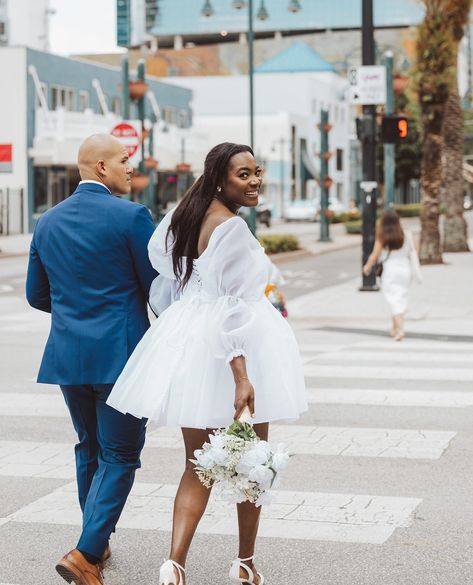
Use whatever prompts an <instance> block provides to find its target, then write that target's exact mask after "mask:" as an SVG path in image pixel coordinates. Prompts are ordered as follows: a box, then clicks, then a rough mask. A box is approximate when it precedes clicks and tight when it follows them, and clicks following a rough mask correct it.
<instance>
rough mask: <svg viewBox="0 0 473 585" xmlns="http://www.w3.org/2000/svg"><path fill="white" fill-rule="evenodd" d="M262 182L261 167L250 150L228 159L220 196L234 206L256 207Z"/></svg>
mask: <svg viewBox="0 0 473 585" xmlns="http://www.w3.org/2000/svg"><path fill="white" fill-rule="evenodd" d="M262 183H263V169H262V168H261V167H260V166H259V165H258V164H257V163H256V160H255V158H254V156H253V155H252V154H251V153H250V152H239V153H238V154H235V155H234V156H232V158H231V159H230V163H229V165H228V170H227V176H226V179H225V181H224V183H223V185H222V192H221V194H220V197H221V198H222V199H223V200H224V201H226V202H228V203H229V204H231V205H232V206H235V207H256V205H258V196H259V193H260V190H261V185H262Z"/></svg>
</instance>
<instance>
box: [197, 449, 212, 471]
mask: <svg viewBox="0 0 473 585" xmlns="http://www.w3.org/2000/svg"><path fill="white" fill-rule="evenodd" d="M194 457H195V458H196V461H197V465H198V466H199V467H202V468H203V469H211V468H212V467H213V466H214V465H215V461H214V458H213V457H212V452H211V451H210V450H209V451H202V450H198V451H194Z"/></svg>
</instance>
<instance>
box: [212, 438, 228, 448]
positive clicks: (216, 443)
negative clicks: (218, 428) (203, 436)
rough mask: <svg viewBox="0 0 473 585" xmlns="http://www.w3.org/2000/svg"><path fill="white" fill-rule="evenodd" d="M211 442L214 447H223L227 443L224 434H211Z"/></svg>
mask: <svg viewBox="0 0 473 585" xmlns="http://www.w3.org/2000/svg"><path fill="white" fill-rule="evenodd" d="M209 439H210V444H211V445H212V447H216V448H217V449H223V448H224V447H225V444H226V440H225V437H224V436H223V435H209Z"/></svg>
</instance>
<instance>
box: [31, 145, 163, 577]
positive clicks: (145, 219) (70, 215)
mask: <svg viewBox="0 0 473 585" xmlns="http://www.w3.org/2000/svg"><path fill="white" fill-rule="evenodd" d="M78 165H79V172H80V176H81V179H82V180H81V182H80V183H79V186H78V187H77V189H76V190H75V192H74V193H73V194H72V195H71V196H70V197H69V198H67V199H66V200H65V201H63V202H61V203H59V204H58V205H56V206H55V207H54V208H52V209H50V210H48V211H47V212H46V213H45V214H44V215H43V216H42V217H41V218H40V220H39V221H38V223H37V225H36V229H35V232H34V235H33V239H32V242H31V249H30V259H29V266H28V276H27V282H26V296H27V299H28V302H29V303H30V305H31V306H33V307H35V308H36V309H39V310H41V311H46V312H48V313H51V331H50V334H49V339H48V341H47V344H46V348H45V351H44V355H43V360H42V363H41V367H40V370H39V374H38V382H43V383H47V384H59V385H60V387H61V390H62V393H63V395H64V399H65V401H66V404H67V406H68V408H69V411H70V414H71V418H72V422H73V425H74V428H75V430H76V432H77V434H78V437H79V442H78V443H77V445H76V447H75V455H76V468H77V485H78V491H79V501H80V506H81V509H82V513H83V526H82V534H81V536H80V539H79V542H78V544H77V548H76V549H74V550H72V551H71V552H70V553H68V554H67V555H65V556H64V557H63V558H62V559H61V561H59V563H58V564H57V565H56V569H57V571H58V573H59V574H60V575H61V576H62V577H63V578H64V579H65V580H66V581H67V582H68V583H71V582H72V581H73V582H74V583H76V584H77V585H102V583H103V576H102V571H101V568H102V562H103V561H104V560H105V559H106V558H108V556H110V548H109V546H108V540H109V538H110V535H111V533H112V532H113V531H114V529H115V525H116V523H117V522H118V519H119V517H120V514H121V512H122V510H123V507H124V505H125V502H126V499H127V497H128V494H129V492H130V490H131V487H132V485H133V480H134V476H135V471H136V469H137V468H139V467H140V459H139V458H140V452H141V449H142V447H143V444H144V439H145V422H144V421H143V420H140V419H137V418H134V417H132V416H131V415H123V414H121V413H119V412H117V411H116V410H114V409H113V408H111V407H110V406H108V405H107V404H106V400H107V398H108V395H109V393H110V391H111V389H112V387H113V384H114V383H115V381H116V380H117V378H118V376H119V374H120V372H121V370H122V368H123V366H124V365H125V363H126V361H127V359H128V357H129V356H130V354H131V353H132V351H133V349H134V348H135V346H136V345H137V343H138V342H139V341H140V339H141V337H142V336H143V334H144V333H145V331H146V330H147V329H148V327H149V320H148V315H147V301H148V294H149V289H150V286H151V282H152V281H153V279H154V278H155V277H156V276H157V273H156V272H155V271H154V270H153V268H152V266H151V264H150V262H149V259H148V252H147V245H148V241H149V239H150V237H151V234H152V233H153V231H154V225H153V222H152V219H151V216H150V214H149V212H148V210H147V209H146V208H145V207H143V206H142V205H139V204H137V203H132V202H130V201H127V200H124V199H120V198H119V197H115V196H114V194H125V193H129V191H130V184H131V175H132V173H133V169H132V168H131V166H130V164H129V161H128V154H127V151H126V149H125V148H124V147H123V145H122V144H121V143H120V142H119V141H118V140H117V139H115V138H114V137H112V136H109V135H106V134H104V135H102V134H96V135H94V136H91V137H89V138H88V139H87V140H85V142H84V143H83V144H82V146H81V147H80V149H79V157H78Z"/></svg>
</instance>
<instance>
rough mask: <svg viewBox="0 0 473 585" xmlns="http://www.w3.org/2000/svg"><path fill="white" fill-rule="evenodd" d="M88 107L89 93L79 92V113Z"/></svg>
mask: <svg viewBox="0 0 473 585" xmlns="http://www.w3.org/2000/svg"><path fill="white" fill-rule="evenodd" d="M88 107H89V92H88V91H85V90H84V91H80V92H79V112H84V111H85V110H86V109H87V108H88Z"/></svg>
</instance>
